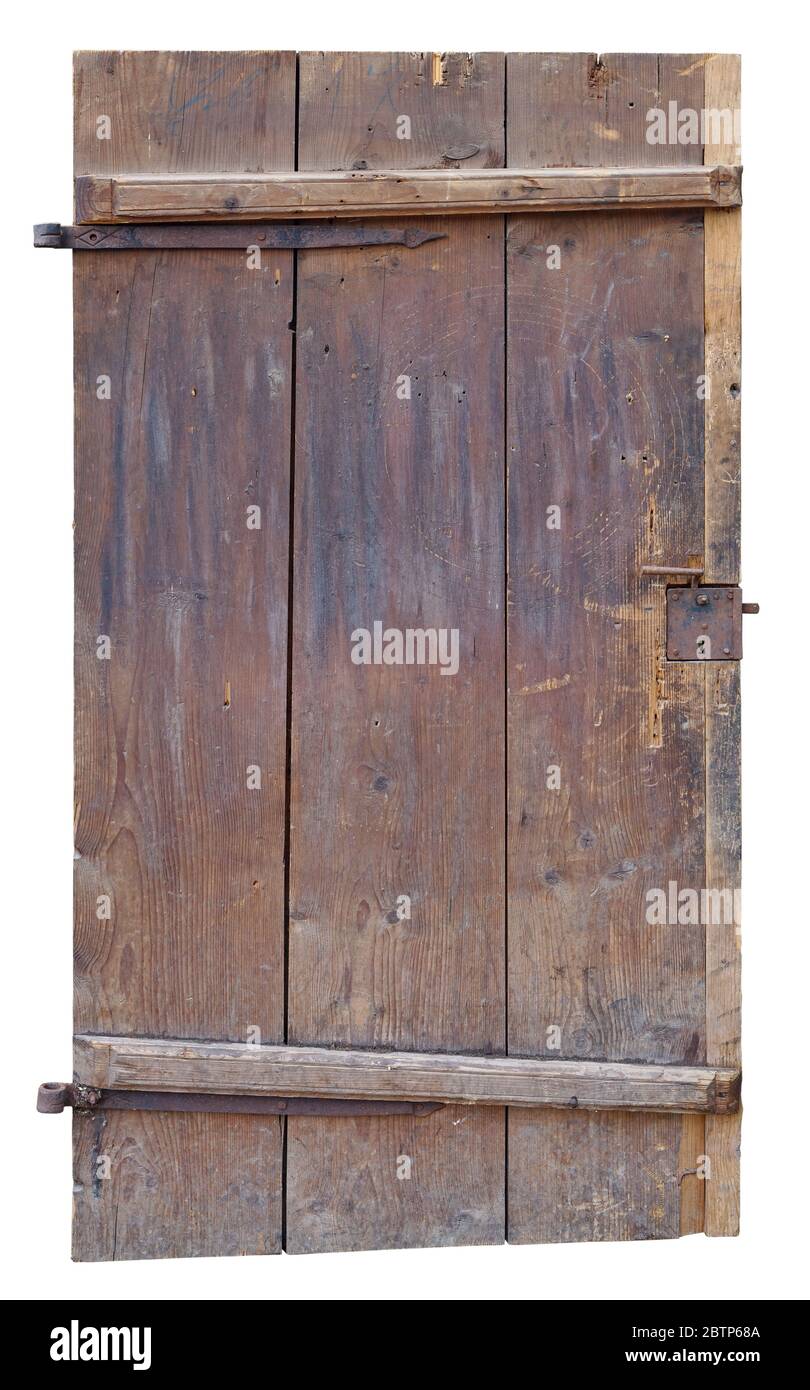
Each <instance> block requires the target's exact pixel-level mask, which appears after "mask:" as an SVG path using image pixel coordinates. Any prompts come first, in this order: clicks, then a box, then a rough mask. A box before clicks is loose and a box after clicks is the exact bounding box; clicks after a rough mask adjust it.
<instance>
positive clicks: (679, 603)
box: [667, 584, 743, 661]
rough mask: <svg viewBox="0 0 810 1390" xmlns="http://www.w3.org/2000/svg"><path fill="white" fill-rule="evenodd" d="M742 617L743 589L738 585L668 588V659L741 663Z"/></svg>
mask: <svg viewBox="0 0 810 1390" xmlns="http://www.w3.org/2000/svg"><path fill="white" fill-rule="evenodd" d="M742 615H743V601H742V589H741V588H740V587H739V586H738V585H736V584H691V585H677V586H673V587H672V588H669V589H667V659H668V660H669V661H739V660H740V658H741V657H742Z"/></svg>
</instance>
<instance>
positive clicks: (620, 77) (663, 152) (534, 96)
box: [507, 53, 703, 169]
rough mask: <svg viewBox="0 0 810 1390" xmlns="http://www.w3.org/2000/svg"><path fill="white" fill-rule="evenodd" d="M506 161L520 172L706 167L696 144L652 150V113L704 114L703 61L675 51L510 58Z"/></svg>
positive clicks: (659, 147) (539, 55)
mask: <svg viewBox="0 0 810 1390" xmlns="http://www.w3.org/2000/svg"><path fill="white" fill-rule="evenodd" d="M507 98H508V115H507V143H508V154H509V159H508V163H509V164H511V165H512V166H513V167H515V168H520V167H523V168H540V169H542V168H592V169H599V168H611V167H615V166H617V165H621V164H624V165H626V166H628V167H631V168H632V167H636V168H641V167H645V166H648V165H659V166H666V165H673V164H702V163H703V149H702V145H701V143H700V141H698V142H697V143H696V144H690V145H677V146H676V147H675V148H674V149H673V147H672V145H669V144H665V143H662V144H652V143H650V141H649V139H648V138H647V132H648V130H649V129H650V122H649V121H648V119H647V113H648V112H649V111H650V110H652V109H656V108H657V109H660V110H663V111H667V108H668V104H669V102H670V101H677V103H678V105H679V107H688V108H689V109H691V110H695V111H698V112H699V111H700V108H701V106H702V104H703V58H702V56H695V55H688V54H675V53H603V54H601V56H600V55H598V54H596V53H510V54H509V55H508V57H507Z"/></svg>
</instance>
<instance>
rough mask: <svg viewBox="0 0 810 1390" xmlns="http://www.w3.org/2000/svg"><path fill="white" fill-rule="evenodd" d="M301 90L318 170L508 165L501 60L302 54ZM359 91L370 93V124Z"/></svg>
mask: <svg viewBox="0 0 810 1390" xmlns="http://www.w3.org/2000/svg"><path fill="white" fill-rule="evenodd" d="M298 83H299V92H300V104H301V109H302V110H304V111H306V113H307V121H308V122H309V124H310V127H311V129H312V130H317V131H318V147H317V168H319V169H322V170H329V169H333V170H334V169H340V170H352V171H354V170H361V169H372V170H374V169H414V168H419V169H448V168H459V167H460V166H461V165H462V164H463V166H464V168H465V169H474V168H482V169H489V168H495V169H500V168H502V167H503V165H504V163H505V159H504V124H503V54H502V53H341V54H339V55H337V56H336V55H335V54H334V53H301V54H299V57H298ZM361 89H363V90H366V91H373V93H374V97H373V103H374V104H373V105H371V106H369V107H368V120H367V121H358V119H357V92H358V91H359V90H361ZM302 167H306V166H302ZM309 167H311V168H315V167H316V164H315V162H314V161H313V163H312V165H311V166H309Z"/></svg>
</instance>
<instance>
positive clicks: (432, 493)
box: [49, 52, 740, 1260]
mask: <svg viewBox="0 0 810 1390" xmlns="http://www.w3.org/2000/svg"><path fill="white" fill-rule="evenodd" d="M75 72H76V78H75V80H76V87H75V97H76V100H75V152H76V162H75V173H76V177H77V213H76V216H77V227H76V228H74V229H73V230H72V232H70V233H69V234H65V233H64V232H62V233H59V236H58V237H57V236H55V235H54V234H53V233H51V234H50V242H49V244H60V242H61V244H70V245H73V246H74V247H75V248H76V249H75V250H74V277H75V322H76V607H77V616H76V685H77V702H76V794H77V830H76V1028H75V1031H76V1035H77V1044H76V1058H77V1062H76V1066H77V1070H76V1078H75V1080H76V1082H77V1083H78V1085H79V1090H78V1092H75V1091H74V1093H72V1095H71V1099H72V1102H73V1104H74V1107H75V1108H74V1134H75V1172H74V1190H75V1194H76V1196H75V1220H74V1253H75V1255H76V1257H77V1258H79V1259H102V1260H108V1259H127V1258H149V1257H166V1256H187V1255H216V1254H238V1253H248V1254H261V1253H268V1254H269V1253H275V1252H278V1251H280V1250H281V1249H282V1248H283V1249H286V1250H288V1251H290V1252H293V1253H295V1252H307V1251H325V1250H357V1249H369V1248H380V1247H405V1246H417V1245H454V1244H491V1243H499V1242H502V1241H503V1240H505V1239H508V1240H510V1241H513V1242H533V1241H559V1240H616V1239H644V1238H657V1237H674V1236H678V1235H679V1234H687V1233H691V1232H696V1231H702V1230H705V1231H706V1232H707V1233H708V1234H734V1233H735V1231H736V1229H737V1208H738V1153H739V1114H738V1107H737V1092H738V1080H739V1076H738V1072H739V1036H738V1034H739V1028H738V1022H739V1019H738V1015H739V937H738V922H737V921H736V918H731V919H728V920H727V915H726V917H724V918H723V920H722V921H719V922H716V923H710V924H707V922H706V920H705V914H704V913H703V912H702V911H700V910H699V911H698V912H697V915H695V913H694V912H692V911H691V909H690V910H689V911H687V910H686V908H684V907H682V906H681V904H683V903H684V902H686V904H687V906H688V905H689V904H690V903H691V902H692V898H690V896H689V895H690V894H692V895H694V894H696V895H697V898H698V902H699V903H702V902H703V901H705V900H706V899H707V898H709V899H710V898H711V897H712V892H713V890H716V892H715V896H717V895H718V894H719V896H720V898H721V899H722V898H723V895H724V894H725V893H727V892H731V893H733V890H734V889H735V887H736V886H737V883H738V860H739V770H738V749H739V685H738V672H739V664H738V660H737V659H736V657H737V655H738V653H736V652H732V651H731V650H730V649H729V651H728V652H727V653H724V652H723V651H722V649H721V650H718V649H717V648H716V647H715V649H714V650H713V651H712V652H711V654H710V659H708V660H704V659H697V657H698V656H699V655H701V653H700V652H699V651H698V650H697V649H696V650H694V651H693V650H687V651H685V652H683V653H679V655H678V656H675V655H674V653H673V650H672V640H670V643H669V648H668V643H667V622H668V617H667V613H668V609H669V607H670V606H671V607H674V602H673V603H672V604H670V598H669V597H668V591H672V590H673V589H676V588H678V589H680V591H681V592H680V594H678V595H677V598H676V601H677V600H679V599H682V600H683V601H684V603H685V604H691V603H694V602H698V601H702V602H704V604H705V606H706V607H708V608H709V609H710V610H711V608H712V604H714V606H715V608H719V607H720V606H721V605H722V604H725V603H726V602H730V604H731V608H732V609H734V611H735V612H736V611H737V608H738V590H737V588H736V586H737V584H738V581H739V574H738V564H739V554H738V552H739V546H738V537H739V432H738V424H739V282H738V277H739V216H740V213H739V206H738V205H739V201H740V200H739V175H738V170H737V168H736V166H737V165H738V164H739V151H738V149H737V147H736V143H735V141H736V125H735V121H734V113H736V112H738V108H739V76H738V62H737V59H735V58H731V57H726V56H723V55H714V56H706V55H626V54H625V55H618V56H611V55H603V56H602V57H601V59H599V60H597V59H596V57H595V56H593V55H583V54H574V55H570V54H518V55H507V56H504V55H502V54H474V55H470V54H367V53H366V54H324V53H317V54H301V55H297V56H296V55H295V54H290V53H281V54H276V53H262V52H255V53H222V54H216V53H109V54H108V53H95V52H94V53H80V54H78V55H77V57H76V69H75ZM656 112H658V113H661V115H662V116H663V118H664V125H663V128H662V127H661V126H660V121H659V118H658V116H656ZM684 112H686V113H687V115H686V116H684V115H683V113H684ZM688 113H693V114H694V115H695V118H696V122H697V124H696V125H695V124H694V122H692V121H691V117H690V116H689V115H688ZM707 113H709V114H708V115H707ZM718 113H719V114H718ZM653 127H655V130H656V132H657V133H658V134H659V135H663V138H662V139H659V140H651V139H650V132H651V129H652V128H653ZM678 132H680V136H679V133H678ZM686 135H688V137H689V138H682V137H684V136H686ZM673 137H674V138H673ZM430 171H437V172H435V173H431V172H430ZM439 171H444V173H441V172H439ZM499 171H501V172H500V173H499ZM514 171H530V172H523V173H515V172H514ZM577 171H582V173H581V175H580V174H579V173H578V172H577ZM274 174H278V175H284V174H286V175H287V176H288V177H287V178H286V179H284V178H282V177H278V178H273V177H272V176H273V175H274ZM329 175H333V177H332V178H329V177H328V176H329ZM645 566H646V567H648V568H654V569H655V568H657V569H658V570H660V571H661V573H660V575H654V574H644V573H642V570H643V567H645ZM689 569H691V570H693V571H695V575H694V582H693V583H691V584H690V582H689V580H688V579H685V578H684V577H682V576H680V575H679V573H678V572H679V570H689ZM698 581H699V582H698ZM723 586H725V587H723ZM721 588H722V593H721ZM699 590H705V593H701V594H700V595H699V599H698V598H696V595H698V591H699ZM727 595H728V596H730V598H727ZM729 611H731V610H729ZM699 616H700V614H699V613H698V617H699ZM722 616H723V614H722V613H721V614H720V617H721V618H722ZM724 630H725V629H724ZM698 645H699V644H698ZM724 657H725V658H727V659H724ZM673 885H674V894H675V896H674V902H675V920H674V921H672V920H671V918H672V911H671V910H670V909H671V906H672V902H673ZM659 893H662V894H663V897H664V900H665V906H664V907H663V908H662V905H661V900H660V899H659V898H658V897H657V895H658V894H659ZM683 893H686V895H687V897H686V899H683V898H682V897H679V895H682V894H683ZM701 895H702V897H701ZM723 901H725V899H723ZM656 904H657V910H656ZM662 913H663V920H662ZM679 918H680V920H679ZM82 1088H84V1089H82ZM87 1088H91V1090H90V1091H88V1089H87ZM181 1097H185V1100H184V1101H183V1100H181ZM268 1098H275V1100H273V1101H272V1106H271V1102H270V1101H269V1100H268ZM130 1106H131V1107H132V1108H129V1107H130ZM178 1106H179V1107H181V1108H177V1107H178ZM262 1106H264V1107H265V1109H264V1110H262ZM268 1106H271V1108H270V1109H268Z"/></svg>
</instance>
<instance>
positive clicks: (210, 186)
mask: <svg viewBox="0 0 810 1390" xmlns="http://www.w3.org/2000/svg"><path fill="white" fill-rule="evenodd" d="M741 172H742V171H741V169H740V168H738V167H729V166H726V165H720V164H714V165H684V166H681V167H678V168H673V169H665V168H661V169H657V168H654V169H653V168H651V169H630V168H627V169H624V168H622V169H426V170H418V171H414V172H410V171H404V170H401V169H398V170H392V169H378V170H374V169H363V170H348V171H346V172H337V173H335V172H320V171H319V172H316V173H280V174H253V175H249V176H248V175H245V174H167V175H163V176H161V177H157V176H153V177H147V176H145V175H140V174H118V175H116V176H115V177H113V178H101V177H95V176H83V177H81V178H77V180H76V218H77V221H79V222H80V223H84V224H89V223H110V222H115V223H118V222H134V221H153V222H191V221H199V220H203V221H212V220H214V219H217V218H225V219H229V220H234V219H253V220H256V219H257V218H268V219H272V220H275V219H278V218H288V219H297V218H309V217H313V218H317V217H357V216H358V215H363V214H364V215H366V216H373V217H409V216H424V215H425V214H428V213H431V214H441V215H446V214H448V213H491V212H494V213H499V212H501V213H502V212H526V211H531V210H532V209H537V210H539V211H547V212H555V211H556V212H566V211H572V212H576V211H582V210H583V209H589V208H595V209H598V208H606V209H607V208H617V207H632V208H674V207H680V208H689V207H693V208H701V207H734V206H737V205H739V203H740V202H741V201H742V195H741Z"/></svg>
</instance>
